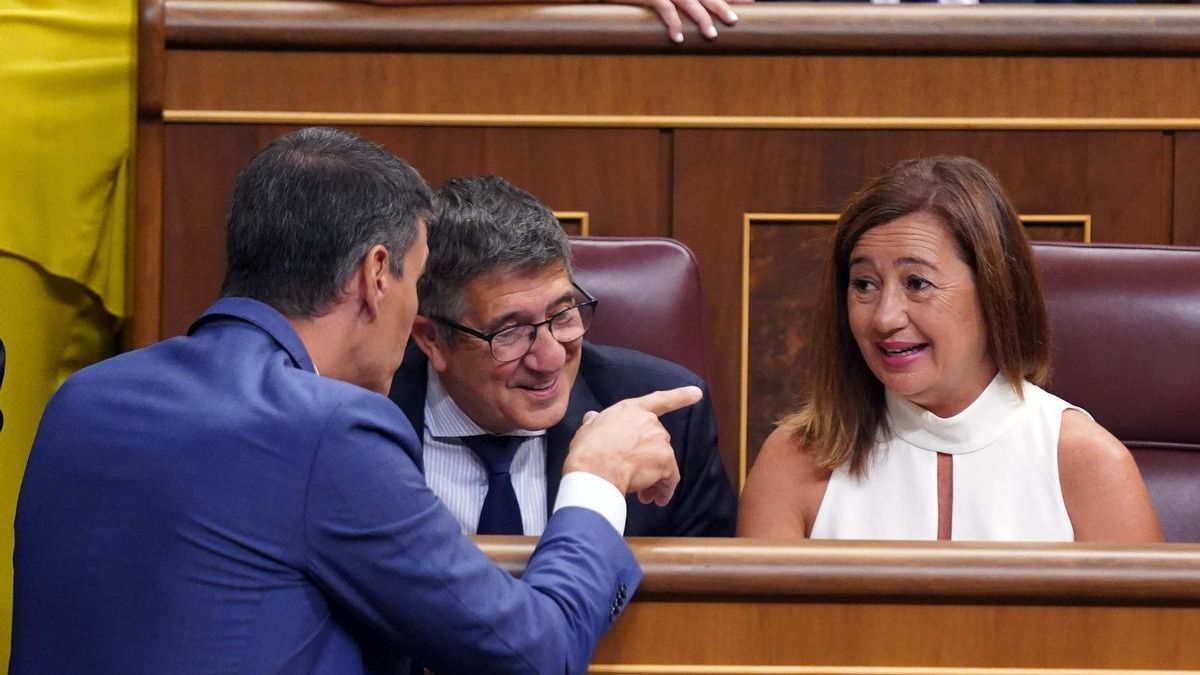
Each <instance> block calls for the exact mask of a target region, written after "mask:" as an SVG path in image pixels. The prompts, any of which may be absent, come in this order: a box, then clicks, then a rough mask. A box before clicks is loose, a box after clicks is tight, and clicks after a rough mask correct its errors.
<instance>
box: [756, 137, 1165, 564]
mask: <svg viewBox="0 0 1200 675" xmlns="http://www.w3.org/2000/svg"><path fill="white" fill-rule="evenodd" d="M822 283H823V284H824V285H823V287H822V291H821V297H820V299H819V301H818V303H819V304H818V308H817V318H816V321H815V322H814V333H813V350H814V358H813V360H812V364H813V366H812V373H811V375H810V377H809V379H808V382H809V391H808V396H807V400H806V402H805V403H804V405H803V406H802V407H801V409H800V410H799V411H798V412H796V413H795V414H793V415H791V416H789V417H787V418H786V419H784V420H783V422H782V423H781V424H780V425H779V428H778V429H776V430H775V432H774V433H772V434H771V436H770V437H769V438H768V439H767V441H766V443H764V445H763V449H762V453H761V454H760V455H759V458H758V461H757V462H756V463H755V464H754V469H753V471H752V473H751V474H750V477H749V479H748V481H747V484H746V488H745V491H744V492H743V502H742V514H741V520H740V521H739V533H740V534H743V535H746V536H761V537H797V538H799V537H813V538H836V539H958V540H990V541H1071V540H1076V541H1161V540H1162V533H1161V532H1160V529H1159V524H1158V519H1157V517H1156V516H1155V513H1154V507H1153V506H1152V505H1151V503H1150V498H1149V495H1148V494H1147V492H1146V488H1145V486H1144V485H1143V483H1142V479H1141V475H1140V474H1139V473H1138V469H1137V466H1136V465H1135V464H1134V461H1133V457H1132V456H1131V455H1130V454H1129V451H1128V450H1127V449H1126V448H1125V447H1124V446H1123V445H1121V443H1120V441H1118V440H1117V439H1116V438H1114V437H1113V436H1112V435H1111V434H1110V433H1108V431H1106V430H1105V429H1104V428H1103V427H1101V426H1100V425H1099V424H1097V423H1096V422H1095V421H1093V420H1092V418H1091V416H1090V415H1088V414H1087V413H1086V412H1084V411H1083V410H1081V409H1079V408H1077V407H1075V406H1072V405H1071V404H1070V403H1068V402H1066V401H1063V400H1062V399H1060V398H1058V397H1056V396H1054V395H1053V394H1050V393H1049V392H1047V391H1045V390H1043V389H1042V388H1041V387H1040V386H1039V385H1041V384H1044V383H1045V381H1046V379H1047V377H1048V374H1049V367H1050V363H1049V361H1050V339H1049V326H1048V323H1047V317H1046V307H1045V302H1044V300H1043V298H1042V290H1041V284H1040V282H1039V279H1038V272H1037V268H1036V266H1035V265H1034V262H1033V252H1032V249H1031V248H1030V245H1029V240H1028V239H1027V238H1026V234H1025V230H1024V228H1023V227H1022V225H1021V222H1020V220H1019V219H1018V217H1017V214H1016V211H1015V210H1014V209H1013V207H1012V204H1011V203H1010V202H1009V200H1008V197H1007V196H1006V195H1005V194H1004V192H1003V190H1002V189H1001V187H1000V185H999V183H998V182H997V181H996V179H995V178H994V177H993V176H992V175H991V174H990V173H989V172H988V171H987V169H985V168H984V167H983V166H982V165H980V164H979V163H978V162H976V161H975V160H972V159H968V158H965V157H932V158H927V159H919V160H909V161H904V162H900V163H899V164H896V165H895V166H893V167H891V168H890V169H888V170H887V171H886V172H884V174H883V175H882V176H880V177H879V178H877V179H875V180H874V181H872V182H870V183H869V184H868V185H867V186H866V187H865V188H864V189H863V190H861V191H860V192H859V193H858V194H856V195H854V196H853V197H851V198H850V201H849V203H848V204H847V205H846V208H845V210H844V211H843V212H842V215H841V218H840V219H839V220H838V224H837V227H836V230H835V232H834V236H833V246H832V248H831V249H830V252H829V257H828V259H827V266H826V272H825V274H824V278H823V281H822Z"/></svg>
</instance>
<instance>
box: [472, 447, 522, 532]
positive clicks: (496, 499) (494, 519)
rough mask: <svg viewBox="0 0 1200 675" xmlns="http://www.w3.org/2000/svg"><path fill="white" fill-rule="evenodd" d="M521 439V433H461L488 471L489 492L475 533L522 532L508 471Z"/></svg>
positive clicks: (480, 512) (515, 493) (510, 475)
mask: <svg viewBox="0 0 1200 675" xmlns="http://www.w3.org/2000/svg"><path fill="white" fill-rule="evenodd" d="M521 440H522V438H521V437H520V436H491V435H488V436H463V439H462V441H463V443H466V445H467V447H468V448H470V449H471V451H472V452H474V453H475V456H477V457H479V460H480V461H481V462H483V466H484V468H485V469H487V474H488V491H487V496H486V497H484V499H483V508H482V509H480V510H479V527H478V528H476V530H475V533H476V534H525V527H524V524H523V523H522V522H521V506H520V504H518V503H517V491H516V490H514V489H513V484H512V473H510V471H509V469H510V468H511V467H512V461H513V457H514V456H515V455H516V454H517V448H518V447H519V446H520V445H521Z"/></svg>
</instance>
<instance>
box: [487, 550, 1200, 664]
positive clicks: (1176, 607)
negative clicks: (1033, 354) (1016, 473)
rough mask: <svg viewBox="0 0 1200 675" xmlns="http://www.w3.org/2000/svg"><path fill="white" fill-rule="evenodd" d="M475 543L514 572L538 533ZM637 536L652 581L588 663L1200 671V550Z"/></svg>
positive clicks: (639, 555)
mask: <svg viewBox="0 0 1200 675" xmlns="http://www.w3.org/2000/svg"><path fill="white" fill-rule="evenodd" d="M477 542H478V543H479V544H480V546H481V547H482V548H483V550H484V552H485V553H487V554H488V555H489V556H490V557H491V558H492V559H493V560H495V561H496V562H497V563H499V564H500V565H502V566H503V567H504V568H505V569H507V570H509V571H510V572H512V573H514V574H520V573H521V571H522V570H523V569H524V565H525V562H526V560H527V559H528V557H529V554H530V552H531V551H532V548H533V545H534V543H535V542H534V541H533V539H532V538H520V537H478V538H477ZM630 545H631V547H632V549H633V552H634V554H635V555H636V556H637V558H638V562H639V563H640V564H641V565H642V567H643V569H644V570H645V578H644V579H643V581H642V584H641V586H640V587H639V589H638V591H637V594H636V595H635V596H634V600H633V603H632V604H630V606H629V608H628V609H627V610H626V612H625V613H624V615H623V616H622V617H621V620H620V621H619V622H618V623H617V624H616V625H615V626H614V627H613V629H612V631H611V632H610V633H609V634H608V635H607V636H605V638H604V639H603V640H602V641H601V643H600V645H599V647H598V648H597V650H596V653H595V657H594V659H593V665H592V670H591V672H593V673H624V674H625V675H634V674H637V675H640V674H642V673H646V674H649V673H658V674H659V675H665V674H666V673H674V674H676V675H684V674H692V673H696V674H700V673H709V674H712V675H715V674H716V673H724V674H727V675H728V674H730V673H739V674H742V673H747V674H752V673H762V674H763V675H766V674H767V673H771V674H776V675H825V674H829V675H835V674H836V675H901V674H903V675H951V674H953V675H960V674H961V673H968V672H969V673H971V674H972V675H985V674H986V673H992V674H993V675H1066V674H1067V673H1072V674H1074V675H1085V673H1086V675H1099V672H1098V671H1099V670H1100V669H1113V668H1121V669H1197V668H1200V641H1197V640H1194V639H1192V636H1193V635H1194V634H1195V632H1196V630H1197V628H1198V627H1200V547H1198V546H1188V545H1179V544H1170V545H1167V544H1162V545H1152V546H1147V545H1138V546H1133V545H1123V546H1120V545H1108V546H1105V545H1095V544H1093V545H1086V546H1085V545H1076V544H1015V543H1007V544H1001V543H984V542H867V541H806V542H783V541H765V540H755V539H724V540H722V539H654V538H637V537H634V538H632V539H630ZM656 667H657V668H656ZM906 668H907V669H908V670H905V669H906ZM975 669H980V670H975ZM991 669H996V670H991ZM1007 669H1016V670H1007ZM1055 669H1068V670H1065V671H1063V670H1058V671H1056V670H1055ZM1076 669H1096V670H1087V671H1084V670H1076ZM1127 672H1128V671H1127ZM1143 672H1144V675H1149V672H1146V671H1143ZM1130 675H1132V674H1130Z"/></svg>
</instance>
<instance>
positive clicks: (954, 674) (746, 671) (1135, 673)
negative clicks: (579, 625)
mask: <svg viewBox="0 0 1200 675" xmlns="http://www.w3.org/2000/svg"><path fill="white" fill-rule="evenodd" d="M588 673H594V674H596V675H1178V674H1180V673H1186V671H1181V670H1132V669H1117V668H1114V669H1108V668H1103V669H1102V668H943V667H905V665H896V667H887V665H702V664H696V665H684V664H674V663H672V664H661V665H660V664H644V665H643V664H620V665H606V664H593V665H592V667H590V668H588Z"/></svg>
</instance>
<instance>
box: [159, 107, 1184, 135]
mask: <svg viewBox="0 0 1200 675" xmlns="http://www.w3.org/2000/svg"><path fill="white" fill-rule="evenodd" d="M163 120H164V121H166V122H172V123H197V124H301V125H312V124H330V125H341V126H365V125H372V126H430V127H435V126H442V127H446V126H449V127H635V128H655V129H960V130H961V129H972V130H976V129H977V130H1027V129H1037V130H1072V129H1080V130H1097V131H1105V130H1117V131H1147V130H1148V131H1173V130H1197V129H1200V118H1193V117H870V116H864V117H790V116H748V115H729V116H724V115H523V114H512V115H509V114H438V113H428V114H427V113H381V112H370V113H351V112H332V111H329V112H299V111H283V110H187V109H167V110H164V111H163Z"/></svg>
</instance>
